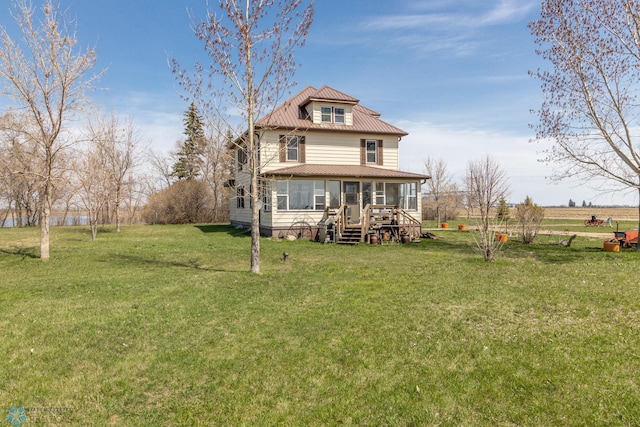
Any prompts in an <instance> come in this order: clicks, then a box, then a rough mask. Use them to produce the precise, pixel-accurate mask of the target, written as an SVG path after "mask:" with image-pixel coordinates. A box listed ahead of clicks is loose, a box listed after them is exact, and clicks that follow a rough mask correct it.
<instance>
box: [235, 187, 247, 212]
mask: <svg viewBox="0 0 640 427" xmlns="http://www.w3.org/2000/svg"><path fill="white" fill-rule="evenodd" d="M244 196H245V195H244V187H238V189H237V190H236V208H238V209H244Z"/></svg>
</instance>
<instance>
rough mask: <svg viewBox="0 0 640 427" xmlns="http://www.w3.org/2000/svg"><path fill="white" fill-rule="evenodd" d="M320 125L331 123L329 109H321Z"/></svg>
mask: <svg viewBox="0 0 640 427" xmlns="http://www.w3.org/2000/svg"><path fill="white" fill-rule="evenodd" d="M321 111H322V123H331V107H322V110H321Z"/></svg>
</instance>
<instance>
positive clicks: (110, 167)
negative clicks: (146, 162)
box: [88, 114, 142, 233]
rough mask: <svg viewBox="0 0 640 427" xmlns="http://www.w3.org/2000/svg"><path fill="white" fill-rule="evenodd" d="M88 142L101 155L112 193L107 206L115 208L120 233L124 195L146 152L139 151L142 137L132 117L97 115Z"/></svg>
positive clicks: (109, 193)
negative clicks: (128, 179)
mask: <svg viewBox="0 0 640 427" xmlns="http://www.w3.org/2000/svg"><path fill="white" fill-rule="evenodd" d="M88 132H89V135H88V139H89V142H90V144H92V145H94V147H95V150H96V151H97V153H98V155H99V156H100V157H101V158H102V162H101V163H100V164H101V165H102V167H103V168H104V169H105V170H104V171H103V173H104V175H105V179H106V185H107V187H108V191H107V192H106V193H105V195H106V196H107V197H108V198H109V200H106V201H105V205H109V204H111V205H113V206H112V207H113V213H114V215H115V222H116V232H117V233H119V232H120V223H121V219H120V205H121V204H122V199H123V197H124V194H123V193H124V192H125V191H126V189H127V188H128V187H127V186H126V185H125V184H126V180H127V176H128V175H130V174H131V173H133V171H134V169H135V168H136V166H138V165H139V164H140V162H141V158H142V152H141V150H140V148H139V138H138V136H137V133H136V129H135V125H134V123H133V120H132V119H131V118H128V119H125V120H122V119H121V118H119V117H118V116H117V115H115V114H111V115H109V116H97V117H96V118H94V119H93V120H92V121H90V122H89V124H88Z"/></svg>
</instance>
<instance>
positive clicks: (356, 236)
mask: <svg viewBox="0 0 640 427" xmlns="http://www.w3.org/2000/svg"><path fill="white" fill-rule="evenodd" d="M360 242H362V227H360V225H359V224H358V225H347V226H346V227H345V228H344V229H343V230H342V233H341V234H340V238H339V239H338V243H339V244H341V245H357V244H358V243H360Z"/></svg>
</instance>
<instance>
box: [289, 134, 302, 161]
mask: <svg viewBox="0 0 640 427" xmlns="http://www.w3.org/2000/svg"><path fill="white" fill-rule="evenodd" d="M286 145H287V161H288V162H297V161H298V160H299V158H300V156H299V150H300V139H299V137H298V136H287V137H286Z"/></svg>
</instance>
